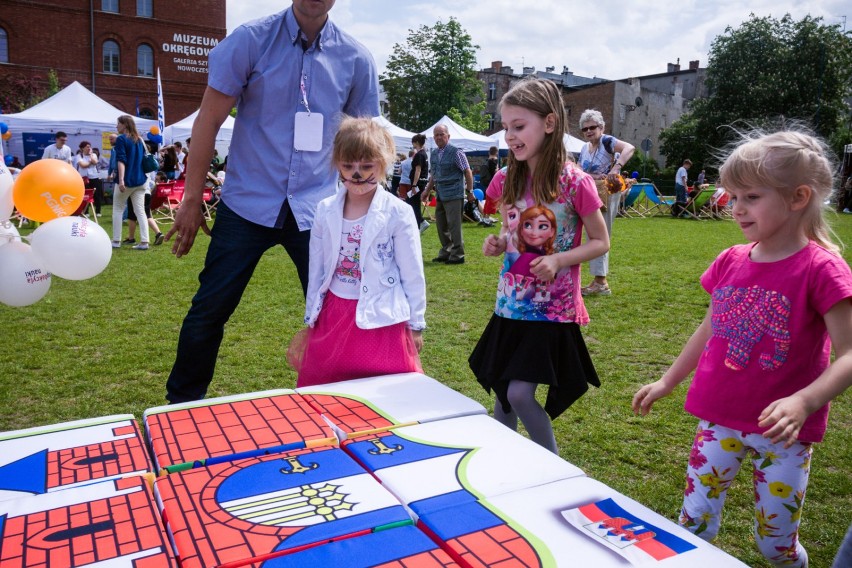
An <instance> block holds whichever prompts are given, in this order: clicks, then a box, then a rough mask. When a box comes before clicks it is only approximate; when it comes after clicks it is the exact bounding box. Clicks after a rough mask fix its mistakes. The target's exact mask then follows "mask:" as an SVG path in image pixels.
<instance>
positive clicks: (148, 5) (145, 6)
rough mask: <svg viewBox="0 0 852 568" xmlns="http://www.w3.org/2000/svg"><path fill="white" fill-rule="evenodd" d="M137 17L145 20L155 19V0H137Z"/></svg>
mask: <svg viewBox="0 0 852 568" xmlns="http://www.w3.org/2000/svg"><path fill="white" fill-rule="evenodd" d="M136 15H137V16H141V17H143V18H153V17H154V2H153V0H136Z"/></svg>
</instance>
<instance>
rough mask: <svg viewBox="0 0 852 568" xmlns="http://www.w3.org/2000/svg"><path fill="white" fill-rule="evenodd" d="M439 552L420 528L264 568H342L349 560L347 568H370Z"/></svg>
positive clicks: (313, 551)
mask: <svg viewBox="0 0 852 568" xmlns="http://www.w3.org/2000/svg"><path fill="white" fill-rule="evenodd" d="M436 548H438V547H437V545H436V544H435V543H434V542H432V541H431V540H430V539H429V537H427V536H426V535H425V534H424V533H422V532H421V531H420V530H419V529H417V528H416V527H413V526H408V527H399V528H395V529H391V530H386V531H379V532H374V533H371V534H365V535H361V536H357V537H354V538H348V539H344V540H338V541H335V542H330V543H328V544H323V545H320V546H316V547H314V548H309V549H307V550H301V551H299V552H294V553H293V554H288V555H285V556H280V557H278V558H273V559H272V560H267V561H266V562H264V563H263V568H285V567H286V568H290V567H293V566H341V559H346V560H345V565H346V566H347V568H368V567H370V566H378V565H381V564H386V563H388V562H393V561H394V560H403V559H405V558H408V557H410V556H414V555H415V554H420V553H423V552H427V551H430V550H435V549H436Z"/></svg>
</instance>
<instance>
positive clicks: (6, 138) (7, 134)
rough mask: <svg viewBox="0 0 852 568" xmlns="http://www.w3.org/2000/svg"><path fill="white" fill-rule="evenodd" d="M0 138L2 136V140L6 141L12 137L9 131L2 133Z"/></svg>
mask: <svg viewBox="0 0 852 568" xmlns="http://www.w3.org/2000/svg"><path fill="white" fill-rule="evenodd" d="M2 136H3V140H8V139H9V138H11V137H12V131H11V130H7V131H6V132H4V133H3V135H2Z"/></svg>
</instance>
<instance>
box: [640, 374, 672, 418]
mask: <svg viewBox="0 0 852 568" xmlns="http://www.w3.org/2000/svg"><path fill="white" fill-rule="evenodd" d="M672 390H674V386H669V385H668V384H666V383H665V382H663V379H660V380H659V381H656V382H653V383H650V384H647V385H645V386H644V387H642V388H641V389H639V390H638V391H636V394H635V395H634V396H633V404H632V405H631V406H632V407H633V412H635V413H637V414H640V415H642V416H646V415H647V414H648V413H649V412H651V407H652V406H653V405H654V403H655V402H656V401H657V400H659V399H661V398H663V397H664V396H668V395H669V394H671V392H672Z"/></svg>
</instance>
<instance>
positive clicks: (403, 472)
mask: <svg viewBox="0 0 852 568" xmlns="http://www.w3.org/2000/svg"><path fill="white" fill-rule="evenodd" d="M341 447H342V448H343V449H344V450H345V451H346V452H347V453H349V454H351V455H352V456H353V457H354V458H355V459H356V460H358V462H359V463H361V464H362V465H363V466H364V467H365V468H367V469H368V470H369V471H371V472H373V474H374V475H375V476H376V477H377V478H378V479H379V480H380V481H381V482H382V484H383V485H384V486H385V487H386V488H387V489H388V490H389V491H391V492H393V493H394V495H396V496H397V498H398V499H399V500H400V501H402V502H403V503H404V504H406V505H407V506H408V507H410V508H411V509H412V511H414V512H415V513H416V514H418V515H419V514H421V513H423V512H425V511H429V510H435V509H438V508H442V507H447V506H451V505H454V504H459V503H462V502H467V501H475V500H476V499H477V498H479V497H491V496H495V495H500V494H502V493H507V492H510V491H517V490H520V489H525V488H528V487H534V486H536V485H542V484H545V483H550V482H553V481H557V480H560V479H568V478H571V477H576V476H582V475H584V473H583V470H581V469H580V468H578V467H577V466H575V465H572V464H570V463H568V462H567V461H565V460H563V459H562V458H560V457H559V456H557V455H555V454H552V453H551V452H548V451H547V450H545V449H544V448H542V447H541V446H539V445H537V444H535V443H534V442H532V441H530V440H529V439H527V438H525V437H523V436H521V435H519V434H517V433H516V432H513V431H511V430H510V429H508V428H506V427H505V426H503V425H502V424H500V423H499V422H497V421H496V420H494V419H493V418H491V417H489V416H487V415H476V416H464V417H461V418H452V419H449V420H440V421H437V422H429V423H427V424H417V425H414V426H404V427H399V428H394V429H393V430H391V431H388V432H379V433H377V434H372V435H367V436H359V437H357V438H351V439H349V440H346V441H344V442H342V443H341Z"/></svg>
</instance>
